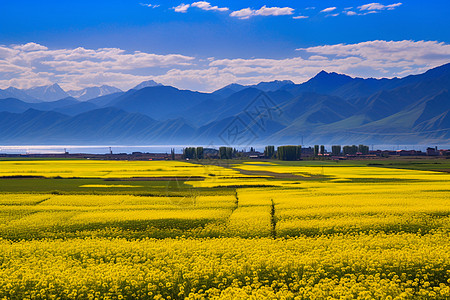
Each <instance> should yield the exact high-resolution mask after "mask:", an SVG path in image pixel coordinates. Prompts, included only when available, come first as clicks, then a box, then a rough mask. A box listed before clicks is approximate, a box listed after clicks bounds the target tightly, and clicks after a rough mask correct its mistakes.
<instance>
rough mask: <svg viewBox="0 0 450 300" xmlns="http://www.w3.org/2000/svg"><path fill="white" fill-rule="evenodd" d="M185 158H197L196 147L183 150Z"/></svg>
mask: <svg viewBox="0 0 450 300" xmlns="http://www.w3.org/2000/svg"><path fill="white" fill-rule="evenodd" d="M183 158H185V159H194V158H197V154H196V150H195V147H186V148H184V149H183Z"/></svg>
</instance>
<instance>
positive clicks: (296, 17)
mask: <svg viewBox="0 0 450 300" xmlns="http://www.w3.org/2000/svg"><path fill="white" fill-rule="evenodd" d="M308 18H309V17H308V16H295V17H292V19H296V20H298V19H308Z"/></svg>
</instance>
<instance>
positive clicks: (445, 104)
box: [0, 64, 450, 146]
mask: <svg viewBox="0 0 450 300" xmlns="http://www.w3.org/2000/svg"><path fill="white" fill-rule="evenodd" d="M449 91H450V64H446V65H442V66H440V67H437V68H433V69H430V70H428V71H427V72H425V73H423V74H418V75H410V76H407V77H404V78H393V79H386V78H384V79H374V78H367V79H364V78H353V77H350V76H347V75H344V74H337V73H329V72H326V71H321V72H320V73H318V74H317V75H316V76H314V77H313V78H311V79H310V80H308V81H306V82H304V83H302V84H295V83H293V82H292V81H289V80H284V81H272V82H261V83H259V84H256V85H249V86H244V85H239V84H231V85H228V86H225V87H223V88H221V89H219V90H217V91H214V92H212V93H201V92H196V91H190V90H180V89H177V88H175V87H171V86H164V85H161V84H158V83H156V82H154V81H152V80H151V81H146V82H143V83H141V84H139V85H138V86H136V87H134V88H133V89H130V90H128V91H126V92H123V91H121V90H119V89H116V88H114V87H109V86H102V87H92V88H86V89H84V90H81V91H67V92H65V91H64V90H62V89H61V88H60V87H59V86H58V85H57V84H54V85H50V86H46V87H36V88H32V89H26V90H20V89H16V88H7V89H4V90H0V144H49V143H51V144H58V143H59V144H64V143H65V144H67V143H71V144H99V143H108V144H142V143H145V144H149V143H151V144H203V145H206V146H207V145H226V144H228V145H235V146H248V145H251V144H252V143H253V144H300V143H301V142H302V141H303V143H305V144H313V143H322V144H348V143H351V144H358V143H365V144H427V143H429V144H450V93H449Z"/></svg>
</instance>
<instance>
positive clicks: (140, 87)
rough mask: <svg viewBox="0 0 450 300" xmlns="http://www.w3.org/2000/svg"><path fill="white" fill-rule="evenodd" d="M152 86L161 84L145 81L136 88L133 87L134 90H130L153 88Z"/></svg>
mask: <svg viewBox="0 0 450 300" xmlns="http://www.w3.org/2000/svg"><path fill="white" fill-rule="evenodd" d="M154 86H162V84H161V83H157V82H155V81H153V80H147V81H143V82H141V83H139V84H138V85H137V86H135V87H134V88H132V89H133V90H140V89H143V88H146V87H154Z"/></svg>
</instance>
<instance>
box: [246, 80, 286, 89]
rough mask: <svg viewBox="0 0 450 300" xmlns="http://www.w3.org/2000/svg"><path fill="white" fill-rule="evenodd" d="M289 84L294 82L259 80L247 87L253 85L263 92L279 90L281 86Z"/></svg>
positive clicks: (284, 86)
mask: <svg viewBox="0 0 450 300" xmlns="http://www.w3.org/2000/svg"><path fill="white" fill-rule="evenodd" d="M290 85H294V83H293V82H292V81H290V80H274V81H269V82H260V83H258V84H255V85H251V86H249V87H254V88H257V89H259V90H261V91H264V92H271V91H276V90H279V89H281V88H286V87H288V86H290Z"/></svg>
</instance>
